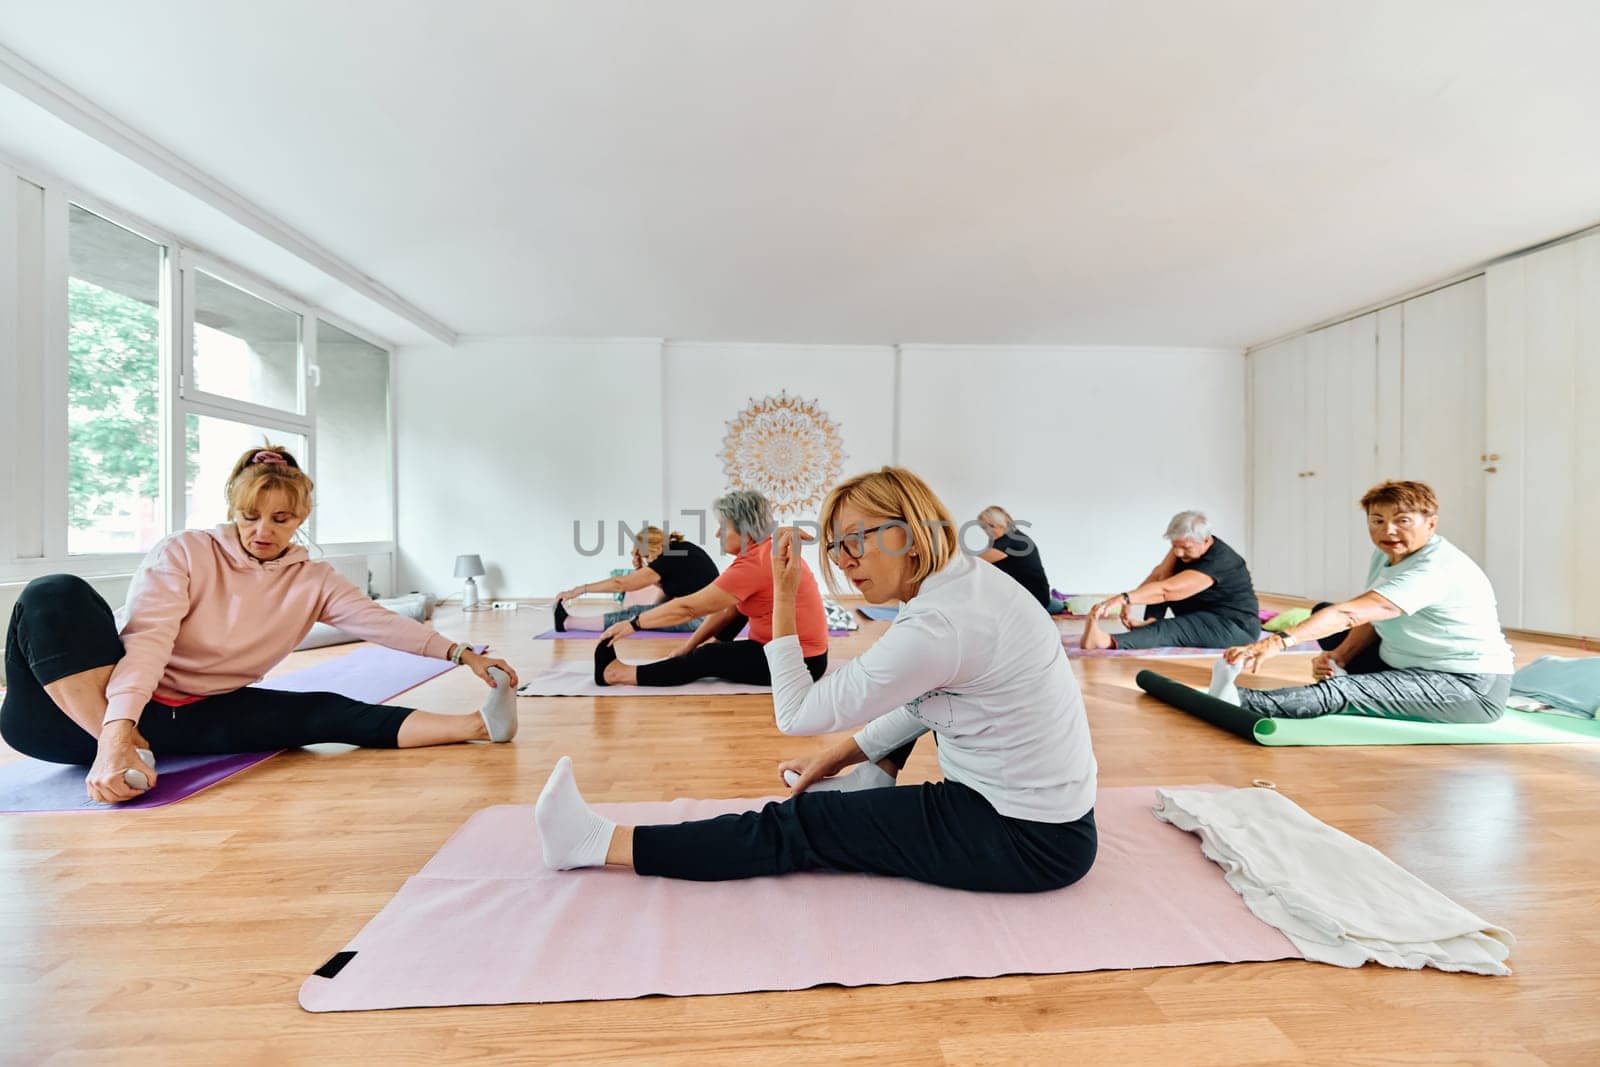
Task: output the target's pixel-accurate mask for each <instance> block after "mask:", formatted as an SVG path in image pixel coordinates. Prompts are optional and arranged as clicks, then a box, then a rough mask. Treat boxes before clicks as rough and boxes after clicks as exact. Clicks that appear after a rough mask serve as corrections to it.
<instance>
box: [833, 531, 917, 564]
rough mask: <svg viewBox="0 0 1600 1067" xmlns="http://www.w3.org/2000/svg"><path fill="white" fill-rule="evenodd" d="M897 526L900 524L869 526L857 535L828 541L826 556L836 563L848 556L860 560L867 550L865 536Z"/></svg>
mask: <svg viewBox="0 0 1600 1067" xmlns="http://www.w3.org/2000/svg"><path fill="white" fill-rule="evenodd" d="M899 525H901V524H900V523H897V522H886V523H883V524H882V525H879V526H869V527H867V528H866V529H865V530H861V531H859V532H857V533H853V534H848V535H846V536H844V537H842V538H840V539H839V540H837V541H829V542H828V544H827V552H828V555H829V557H830V558H832V559H833V560H834V562H838V561H839V560H840V559H841V558H843V557H844V556H849V557H850V558H851V559H860V558H861V554H862V553H863V552H865V551H866V550H867V534H870V533H877V532H878V531H879V530H886V529H888V528H889V527H891V526H899Z"/></svg>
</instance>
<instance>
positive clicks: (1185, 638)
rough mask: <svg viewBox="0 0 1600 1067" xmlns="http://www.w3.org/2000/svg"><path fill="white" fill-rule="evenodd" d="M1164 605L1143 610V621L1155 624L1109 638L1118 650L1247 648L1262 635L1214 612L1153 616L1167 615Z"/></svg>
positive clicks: (1251, 626)
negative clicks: (1150, 619) (1147, 620)
mask: <svg viewBox="0 0 1600 1067" xmlns="http://www.w3.org/2000/svg"><path fill="white" fill-rule="evenodd" d="M1166 608H1167V605H1165V604H1156V605H1154V606H1153V607H1151V608H1146V609H1145V618H1147V619H1148V618H1156V620H1157V621H1155V622H1153V623H1151V624H1150V625H1148V626H1141V627H1139V628H1138V629H1137V630H1129V631H1128V632H1127V633H1125V634H1117V635H1115V636H1113V637H1112V638H1111V640H1112V642H1113V643H1114V644H1115V646H1116V647H1117V648H1232V647H1233V646H1234V645H1248V644H1250V643H1251V642H1252V641H1254V640H1255V639H1256V638H1257V637H1259V636H1260V635H1261V627H1260V626H1258V625H1256V624H1254V623H1252V624H1249V625H1246V624H1245V623H1243V622H1241V621H1239V620H1238V619H1234V618H1228V617H1226V616H1223V615H1218V614H1217V613H1216V612H1214V611H1195V612H1191V613H1189V614H1188V615H1176V614H1175V615H1173V616H1172V617H1171V618H1170V619H1163V618H1160V617H1159V616H1158V615H1153V614H1152V612H1157V613H1159V614H1161V615H1164V614H1166Z"/></svg>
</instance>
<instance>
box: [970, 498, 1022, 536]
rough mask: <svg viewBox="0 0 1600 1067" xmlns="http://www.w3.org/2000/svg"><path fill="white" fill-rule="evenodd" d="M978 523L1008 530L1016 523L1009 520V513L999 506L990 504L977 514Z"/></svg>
mask: <svg viewBox="0 0 1600 1067" xmlns="http://www.w3.org/2000/svg"><path fill="white" fill-rule="evenodd" d="M978 521H979V522H981V523H986V524H989V525H993V526H1004V527H1005V528H1006V529H1008V530H1009V529H1011V528H1012V527H1013V526H1015V525H1016V522H1015V521H1014V520H1013V519H1012V518H1011V512H1009V511H1007V510H1006V509H1005V508H1003V507H1001V506H1000V505H999V504H990V505H989V506H988V507H986V508H984V509H983V510H982V511H980V512H978Z"/></svg>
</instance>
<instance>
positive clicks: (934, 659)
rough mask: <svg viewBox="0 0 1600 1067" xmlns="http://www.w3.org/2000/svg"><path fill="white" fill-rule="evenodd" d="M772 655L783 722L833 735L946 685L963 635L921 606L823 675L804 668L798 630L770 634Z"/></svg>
mask: <svg viewBox="0 0 1600 1067" xmlns="http://www.w3.org/2000/svg"><path fill="white" fill-rule="evenodd" d="M766 654H767V664H768V666H769V667H770V669H771V671H772V710H773V717H774V719H775V720H776V721H777V724H778V729H779V730H781V731H782V732H784V733H786V734H831V733H836V732H838V731H840V730H848V729H851V728H853V727H856V726H860V725H862V724H863V723H866V722H870V721H871V720H873V719H875V718H877V717H879V716H880V715H885V713H888V712H892V711H894V710H896V709H900V708H901V706H902V705H904V704H907V703H909V702H911V701H914V700H918V699H920V698H921V697H924V696H926V695H927V694H928V693H931V692H933V691H934V690H936V689H938V688H939V687H940V686H943V685H946V684H948V683H949V682H950V680H951V678H952V677H954V672H955V668H956V664H957V663H958V662H959V661H960V639H959V637H958V636H957V632H956V628H955V627H954V626H953V625H951V623H950V621H949V620H948V619H946V618H945V616H944V615H943V613H940V612H922V613H920V614H918V615H916V616H914V617H911V618H907V619H903V620H901V621H899V622H898V623H896V624H895V625H893V626H891V627H889V629H888V632H886V633H885V634H884V635H883V636H882V637H881V638H879V639H878V642H877V644H875V645H873V646H872V647H871V648H869V649H867V651H865V652H863V653H862V654H861V655H860V656H859V657H857V658H856V659H853V660H851V661H850V662H848V663H846V664H845V665H844V666H843V667H842V668H840V669H839V670H837V671H835V672H834V673H832V674H830V675H828V676H827V677H826V678H823V679H822V680H821V681H818V682H813V681H812V680H811V674H810V672H809V671H807V670H806V665H805V658H804V656H803V655H802V654H801V651H800V639H799V638H798V637H796V636H794V635H790V636H788V637H780V638H777V639H775V640H773V641H769V642H768V643H767V646H766ZM907 714H909V712H908V713H907ZM887 729H888V728H887V727H885V730H887ZM885 736H887V734H886V735H885ZM904 743H905V742H904V741H903V740H902V741H901V744H904ZM896 747H898V746H896ZM887 751H893V749H889V750H887Z"/></svg>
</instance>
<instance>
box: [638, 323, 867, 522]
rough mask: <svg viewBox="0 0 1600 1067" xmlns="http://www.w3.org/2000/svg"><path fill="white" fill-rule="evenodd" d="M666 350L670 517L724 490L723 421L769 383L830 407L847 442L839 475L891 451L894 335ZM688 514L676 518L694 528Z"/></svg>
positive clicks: (682, 345)
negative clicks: (862, 341) (889, 339)
mask: <svg viewBox="0 0 1600 1067" xmlns="http://www.w3.org/2000/svg"><path fill="white" fill-rule="evenodd" d="M665 359H666V375H665V382H666V392H665V400H666V411H667V417H668V432H667V486H668V495H669V500H668V505H669V508H670V515H671V516H673V517H675V518H676V516H678V513H679V509H683V508H689V509H704V508H709V507H710V504H711V501H712V500H713V499H714V498H715V497H717V496H719V495H721V494H722V493H725V492H727V483H726V481H725V479H724V477H723V470H722V459H721V454H722V442H723V437H724V435H725V434H726V433H727V430H728V422H729V421H730V420H731V419H733V417H734V416H735V415H737V414H738V413H739V412H740V411H742V410H744V408H745V407H746V406H747V405H748V404H749V403H750V401H751V400H752V399H760V398H762V397H764V396H767V395H768V394H769V393H777V392H779V391H780V390H784V389H787V390H788V391H789V393H790V395H792V396H798V397H801V398H803V399H805V400H816V401H817V402H818V406H820V407H821V408H822V410H823V411H825V412H827V414H828V416H829V417H830V418H832V419H833V421H834V422H835V423H836V424H837V425H838V427H839V436H840V438H841V440H842V441H843V443H844V450H845V461H844V465H843V469H842V471H841V475H842V476H848V475H850V474H853V473H855V472H857V471H861V470H866V469H867V468H869V467H881V466H883V465H884V464H885V463H888V462H890V460H891V458H892V456H893V454H894V405H895V392H894V361H895V350H894V347H893V346H891V345H757V344H695V343H688V342H676V341H674V342H671V343H669V344H667V345H666V348H665ZM779 517H780V518H786V517H789V516H779ZM688 521H689V520H683V521H681V522H679V523H678V525H677V528H678V529H680V530H681V531H682V532H683V533H684V534H686V535H688V536H690V537H696V536H698V534H699V530H698V529H690V528H689V526H688V525H686V523H687V522H688ZM708 522H710V523H711V524H712V525H714V524H715V520H714V519H710V520H708Z"/></svg>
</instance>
